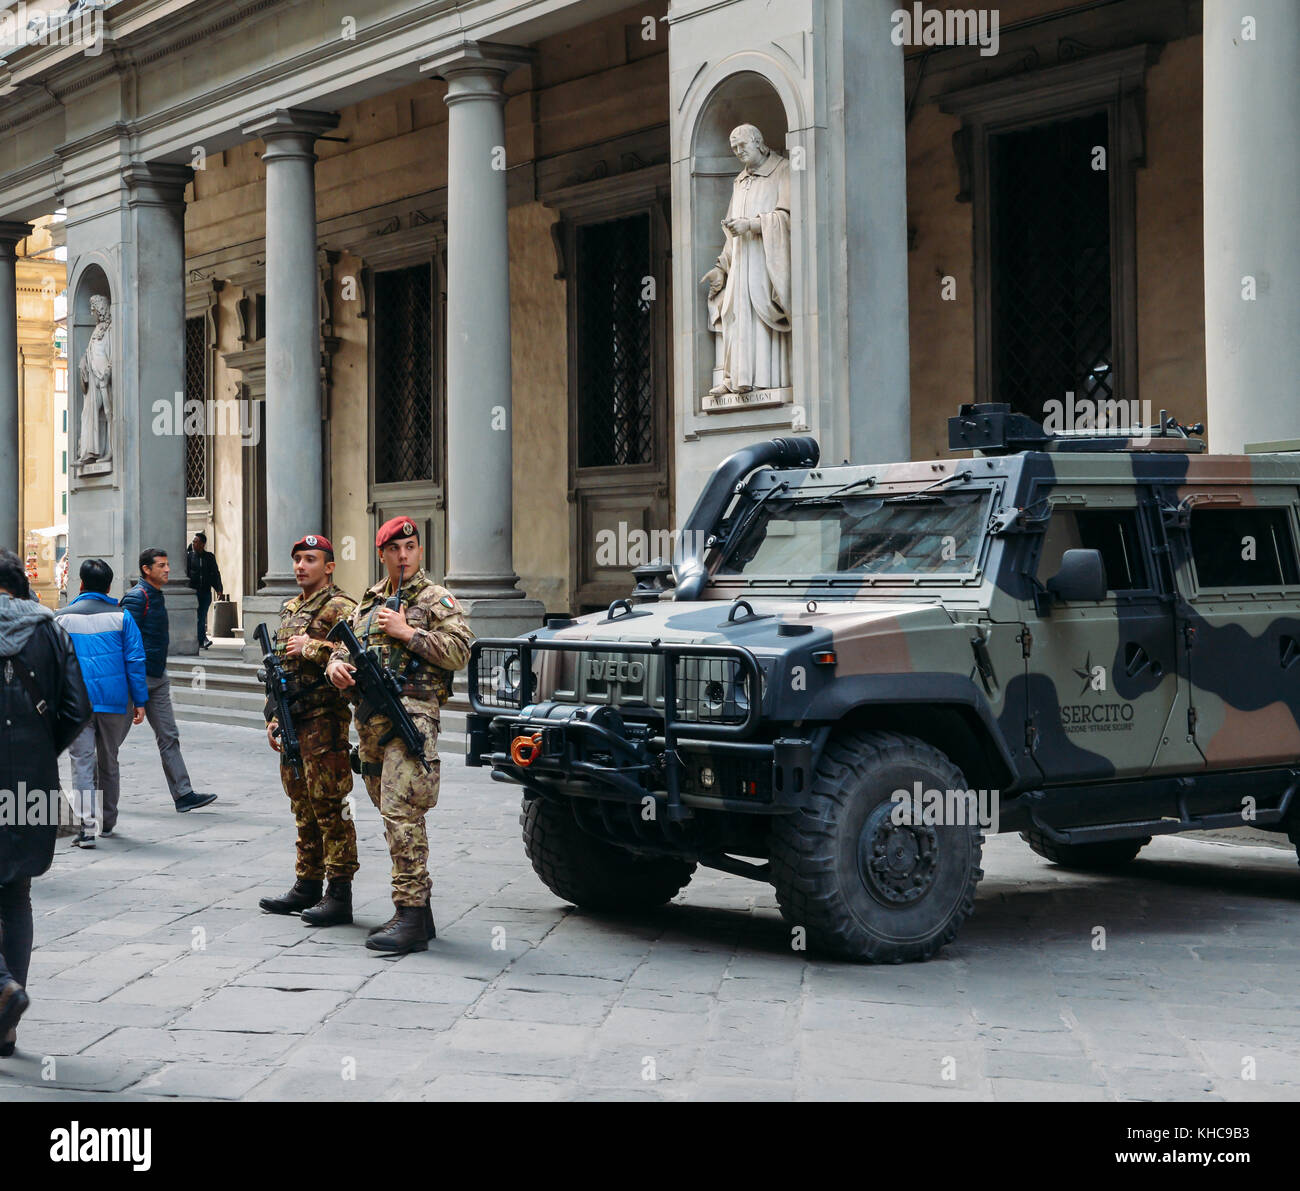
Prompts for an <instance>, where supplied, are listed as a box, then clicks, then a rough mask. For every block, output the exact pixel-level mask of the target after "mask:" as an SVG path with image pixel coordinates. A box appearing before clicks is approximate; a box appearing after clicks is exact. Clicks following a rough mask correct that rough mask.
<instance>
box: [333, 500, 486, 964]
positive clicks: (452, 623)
mask: <svg viewBox="0 0 1300 1191" xmlns="http://www.w3.org/2000/svg"><path fill="white" fill-rule="evenodd" d="M375 546H376V548H377V549H378V550H379V553H380V557H381V558H382V559H383V563H384V567H385V570H386V571H387V573H388V574H387V578H386V579H384V581H383V582H381V583H377V584H375V586H374V587H372V588H370V590H369V591H367V592H366V594H365V595H364V596H363V597H362V599H361V602H360V603H359V604H358V605H357V608H356V611H355V612H354V613H353V616H352V628H353V631H354V632H355V633H356V635H357V639H358V640H359V641H360V642H361V644H362V646H363V647H364V648H366V649H368V650H374V651H375V652H376V653H377V654H378V656H379V660H380V662H381V663H382V664H383V665H384V666H385V667H386V668H387V669H389V670H390V671H391V672H392V673H394V674H395V675H397V676H398V677H400V678H401V679H402V680H403V682H404V686H403V694H402V703H403V704H404V706H405V707H406V710H407V711H408V712H409V713H410V716H411V719H412V720H414V722H415V726H416V727H417V728H418V729H419V731H420V732H421V733H423V735H424V738H425V753H424V755H425V760H427V761H428V763H429V769H428V770H427V771H426V770H425V769H424V767H423V766H422V765H421V764H420V763H419V762H418V760H416V759H415V758H414V757H412V756H411V755H410V754H409V753H408V752H407V749H406V746H405V745H404V744H403V743H402V741H401V739H400V738H398V737H396V736H394V737H393V739H391V740H389V741H387V743H382V741H383V738H384V737H385V736H386V735H387V734H388V733H389V732H390V731H391V729H392V724H391V723H390V721H389V720H388V719H387V718H386V717H385V716H382V715H377V714H375V715H371V714H369V709H367V708H365V707H358V709H357V732H358V734H359V736H360V738H361V747H360V749H359V750H358V751H359V754H360V762H361V776H362V779H363V780H364V781H365V783H366V790H367V792H368V793H369V795H370V801H371V802H373V803H374V804H375V806H376V807H377V808H378V810H379V813H380V816H381V817H382V818H383V820H384V838H385V839H386V840H387V841H388V850H389V853H390V855H391V856H392V861H393V907H394V911H395V912H394V914H393V917H392V918H390V919H389V920H388V922H386V923H384V925H383V926H380V927H376V928H375V929H374V930H373V931H371V932H370V937H369V938H368V939H367V940H366V946H367V947H369V948H370V949H371V950H372V951H384V952H388V953H391V954H397V955H402V954H405V953H406V952H408V951H425V950H427V949H428V945H429V940H430V939H432V938H434V937H435V935H436V933H437V932H436V929H435V927H434V922H433V911H432V909H431V907H430V905H429V891H430V887H431V882H430V880H429V867H428V862H429V842H428V836H427V835H426V833H425V824H424V816H425V814H426V813H427V812H428V810H429V809H430V808H431V807H433V806H435V805H437V802H438V782H439V764H440V763H439V760H438V727H439V718H440V709H441V705H442V703H443V702H444V701H445V700H446V699H447V698H448V697H449V696H450V694H451V683H452V675H453V672H454V671H456V670H460V669H462V668H463V667H464V666H465V665H466V664H467V663H468V661H469V647H470V643H471V642H472V641H473V639H474V634H473V633H472V632H471V631H470V627H469V624H468V623H467V622H466V620H465V616H464V613H463V611H462V609H461V606H460V604H459V603H458V602H457V601H456V599H455V597H454V596H453V595H452V594H451V592H449V591H448V590H447V589H446V588H445V587H439V586H438V585H437V584H436V583H434V582H432V581H431V580H430V579H429V577H428V576H427V575H426V574H425V573H424V571H423V570H422V569H421V566H420V563H421V557H422V554H423V550H422V548H421V546H420V538H419V534H418V533H417V532H416V529H415V525H414V523H413V522H412V521H411V520H410V519H409V518H406V517H395V518H393V519H392V520H391V521H388V522H385V523H384V525H382V526H381V527H380V529H379V532H378V533H377V534H376V535H375ZM408 576H409V578H408ZM399 589H400V597H399V600H400V607H398V608H389V607H387V606H386V603H387V602H388V600H389V599H390V597H391V596H392V595H393V592H394V591H395V590H399ZM352 669H353V667H352V666H351V664H350V663H349V661H348V654H347V650H346V649H344V648H343V647H342V646H338V647H336V649H335V652H334V656H333V659H332V660H331V661H330V663H329V668H328V674H329V677H330V680H331V681H332V682H333V683H334V685H335V686H337V687H338V688H339V689H340V690H346V689H347V688H348V687H351V686H353V685H354V680H353V678H352ZM366 715H369V718H365V719H363V718H362V717H363V716H366Z"/></svg>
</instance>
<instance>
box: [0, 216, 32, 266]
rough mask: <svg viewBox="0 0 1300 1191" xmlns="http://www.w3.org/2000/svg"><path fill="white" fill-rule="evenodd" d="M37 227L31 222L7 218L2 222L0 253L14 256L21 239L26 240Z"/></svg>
mask: <svg viewBox="0 0 1300 1191" xmlns="http://www.w3.org/2000/svg"><path fill="white" fill-rule="evenodd" d="M34 230H35V229H34V228H33V227H32V225H31V224H30V223H23V222H21V221H10V220H5V221H3V222H0V253H3V254H4V255H5V256H6V257H12V256H13V254H14V249H15V248H17V247H18V241H19V240H25V239H26V238H27V237H28V236H30V235H31V234H32V232H33V231H34Z"/></svg>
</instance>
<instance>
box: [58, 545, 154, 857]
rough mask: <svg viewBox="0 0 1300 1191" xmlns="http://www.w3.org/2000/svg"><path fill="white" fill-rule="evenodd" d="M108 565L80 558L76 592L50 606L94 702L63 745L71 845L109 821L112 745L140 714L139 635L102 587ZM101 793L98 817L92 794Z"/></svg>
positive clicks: (90, 838) (88, 842) (115, 785)
mask: <svg viewBox="0 0 1300 1191" xmlns="http://www.w3.org/2000/svg"><path fill="white" fill-rule="evenodd" d="M112 582H113V568H112V567H110V566H109V565H108V563H106V562H105V561H104V560H103V559H102V558H88V559H86V561H85V562H83V563H82V564H81V594H80V595H79V596H78V597H77V598H76V599H75V600H73V601H72V603H70V604H69V605H68V606H67V607H66V608H63V609H61V610H60V611H59V613H58V618H59V624H61V625H62V626H63V628H64V629H66V630H67V633H68V636H70V637H71V638H72V646H73V648H74V649H75V650H76V651H77V661H78V662H79V663H80V665H81V676H82V678H83V679H84V680H85V683H86V690H87V691H88V692H89V694H90V704H91V707H92V708H93V709H94V712H95V714H94V717H93V718H92V719H91V721H90V723H88V724H87V725H86V726H85V727H84V728H82V730H81V732H80V733H79V734H78V736H77V737H76V739H75V740H73V742H72V743H71V744H70V745H69V746H68V755H69V756H70V757H71V758H72V785H73V789H74V790H75V791H76V799H77V805H76V813H77V818H78V820H79V824H80V831H79V832H78V834H77V838H76V839H74V840H73V841H72V843H73V846H74V847H78V848H93V847H94V846H95V832H96V828H97V827H98V828H99V829H100V830H101V834H103V835H112V834H113V829H114V828H115V827H116V826H117V802H118V794H119V791H120V788H121V782H120V779H119V776H118V764H117V751H118V749H119V748H121V747H122V741H124V740H125V739H126V734H127V732H129V731H130V729H131V725H132V724H133V723H134V724H138V723H140V722H142V721H143V720H144V715H145V705H146V704H147V703H148V702H149V687H148V683H147V681H146V678H145V671H144V642H143V641H142V640H141V639H140V630H139V629H138V628H137V627H136V624H135V621H134V620H133V619H132V618H131V617H130V616H128V615H127V614H126V613H125V612H124V611H123V610H122V609H121V608H119V607H118V604H117V601H116V600H115V599H113V598H112V597H111V596H110V595H109V594H108V589H109V587H110V585H111V584H112ZM96 791H99V792H101V794H102V797H103V807H102V810H103V818H102V821H101V820H100V816H99V815H98V814H97V813H96V808H95V801H94V796H95V792H96Z"/></svg>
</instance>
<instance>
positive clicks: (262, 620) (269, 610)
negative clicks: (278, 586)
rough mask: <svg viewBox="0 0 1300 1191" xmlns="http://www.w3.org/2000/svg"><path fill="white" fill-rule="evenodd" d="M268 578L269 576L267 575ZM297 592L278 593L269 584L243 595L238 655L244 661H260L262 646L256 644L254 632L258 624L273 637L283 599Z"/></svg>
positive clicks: (278, 621) (278, 622) (295, 590)
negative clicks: (241, 646) (253, 593)
mask: <svg viewBox="0 0 1300 1191" xmlns="http://www.w3.org/2000/svg"><path fill="white" fill-rule="evenodd" d="M268 578H269V576H268ZM297 594H298V588H297V587H295V588H294V589H293V590H292V591H289V592H285V593H284V594H280V593H279V592H276V591H272V590H271V589H270V586H269V585H268V586H267V587H263V588H261V589H260V590H259V591H258V593H257V594H256V595H249V596H245V597H244V600H243V603H242V605H241V606H240V610H239V617H240V623H241V624H242V625H243V626H244V647H243V649H242V651H241V653H240V656H241V657H242V658H243V659H244V661H246V662H260V661H261V660H262V647H261V646H260V645H258V643H257V638H256V637H255V636H254V634H255V633H256V632H257V626H258V625H259V624H264V625H266V626H267V627H268V628H269V629H270V631H271V637H272V639H274V637H275V634H276V630H278V629H279V627H280V609H281V608H283V607H284V602H285V600H287V599H289V598H290V596H295V595H297Z"/></svg>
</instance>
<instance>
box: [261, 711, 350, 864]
mask: <svg viewBox="0 0 1300 1191" xmlns="http://www.w3.org/2000/svg"><path fill="white" fill-rule="evenodd" d="M297 728H298V742H299V745H300V746H301V749H302V777H297V776H296V775H295V774H294V772H293V770H292V769H290V768H289V766H288V765H283V764H282V765H281V766H280V781H281V782H282V783H283V785H284V792H285V793H286V794H288V795H289V805H290V806H291V807H293V818H294V822H295V823H297V825H298V868H297V873H298V876H299V877H300V878H302V879H303V880H305V881H319V880H321V879H322V878H326V877H327V878H331V879H341V880H344V881H349V880H351V879H352V874H353V873H355V872H356V871H357V868H358V864H357V829H356V825H355V824H354V823H353V821H352V811H351V808H350V806H349V800H348V794H349V793H351V791H352V767H351V766H350V765H349V764H348V723H347V721H346V720H341V719H338V718H336V717H334V716H330V715H321V716H313V717H312V718H311V719H308V720H303V721H302V723H301V724H298V725H297Z"/></svg>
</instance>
